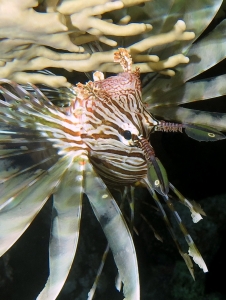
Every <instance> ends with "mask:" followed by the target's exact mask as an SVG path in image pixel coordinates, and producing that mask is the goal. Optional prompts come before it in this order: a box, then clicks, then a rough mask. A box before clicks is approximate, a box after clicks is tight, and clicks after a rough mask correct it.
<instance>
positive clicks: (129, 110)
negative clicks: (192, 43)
mask: <svg viewBox="0 0 226 300" xmlns="http://www.w3.org/2000/svg"><path fill="white" fill-rule="evenodd" d="M87 89H88V91H87ZM76 91H77V92H78V101H79V102H80V103H81V104H82V106H83V108H84V110H83V112H82V117H81V123H82V134H81V137H82V140H83V142H84V143H85V144H86V145H87V146H88V152H89V154H88V155H89V158H90V160H91V161H92V163H93V165H94V166H95V168H96V170H97V172H98V173H99V174H100V175H101V176H102V178H103V180H104V181H105V182H107V183H108V184H111V185H128V184H133V183H135V182H136V181H139V180H141V179H142V178H143V177H144V176H146V174H147V163H146V159H145V157H144V152H143V151H142V149H141V148H140V147H139V145H138V144H137V145H136V144H134V142H133V141H132V139H131V140H130V141H128V140H126V139H125V138H124V137H123V132H124V131H125V130H129V131H130V132H131V134H132V135H133V139H135V137H137V136H140V135H142V136H143V137H145V138H148V137H149V135H150V131H151V129H153V126H154V124H156V121H155V120H154V119H153V118H152V116H151V115H150V114H149V113H148V112H147V111H146V110H145V108H144V106H143V104H142V102H141V96H142V95H141V83H140V79H139V73H138V72H136V73H122V74H119V75H117V76H114V77H109V78H107V79H105V80H100V81H94V82H89V83H88V84H86V85H85V86H83V85H81V84H80V85H79V87H77V88H76ZM86 92H87V94H85V93H86ZM84 94H85V96H84Z"/></svg>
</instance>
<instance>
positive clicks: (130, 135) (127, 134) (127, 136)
mask: <svg viewBox="0 0 226 300" xmlns="http://www.w3.org/2000/svg"><path fill="white" fill-rule="evenodd" d="M123 137H124V138H125V139H126V140H131V138H132V133H131V132H130V131H129V130H125V131H124V132H123Z"/></svg>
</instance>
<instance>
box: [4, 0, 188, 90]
mask: <svg viewBox="0 0 226 300" xmlns="http://www.w3.org/2000/svg"><path fill="white" fill-rule="evenodd" d="M145 2H149V1H147V0H136V1H131V0H124V1H108V0H95V1H94V0H93V1H89V2H88V3H86V2H84V1H82V0H78V1H73V0H64V1H60V3H59V1H56V0H46V1H44V2H43V3H42V4H38V1H35V0H26V1H23V2H18V1H16V0H10V5H9V1H6V0H3V1H1V4H0V28H1V33H0V46H1V47H0V49H1V50H0V77H2V78H8V79H11V80H14V81H17V82H18V83H27V82H31V83H44V84H47V85H50V86H55V87H59V86H70V83H68V82H67V79H66V78H65V77H63V76H58V77H56V76H50V75H48V76H47V75H45V74H39V73H31V72H32V71H36V70H42V69H45V68H48V67H54V68H64V69H66V70H69V71H73V70H76V71H80V72H88V71H93V70H96V69H98V70H100V71H106V72H116V73H118V72H119V71H121V70H120V67H119V66H117V65H115V64H114V63H111V62H112V61H113V52H114V50H109V46H110V47H115V46H116V45H117V41H116V40H117V37H118V36H123V37H128V36H132V35H138V38H137V39H136V41H137V40H140V41H139V42H135V43H132V44H130V45H129V46H128V47H127V49H128V50H129V51H130V53H131V54H132V57H133V60H134V61H135V62H137V64H135V66H134V67H139V68H140V70H141V72H153V71H161V72H162V73H164V74H167V75H170V76H171V75H174V71H172V70H168V69H170V68H173V67H175V66H176V65H178V64H180V63H187V62H188V58H187V57H185V56H184V55H183V54H178V55H174V56H172V57H169V58H167V59H165V60H162V61H159V57H158V56H157V55H149V54H147V50H149V49H150V48H151V47H156V46H159V45H162V44H166V43H170V42H174V41H183V40H191V39H193V38H194V33H192V32H186V31H185V30H186V26H185V23H184V22H183V21H178V22H177V23H176V25H175V26H174V28H173V29H172V30H171V31H169V32H168V33H163V34H160V35H157V36H150V34H149V33H148V32H149V31H150V30H151V29H152V26H151V25H150V24H144V23H129V21H130V17H129V16H124V17H123V18H122V19H121V20H119V22H118V23H117V24H116V23H113V20H111V19H105V18H104V16H105V15H104V14H105V13H107V12H112V11H115V10H119V9H122V8H123V7H128V6H131V5H135V4H141V3H145ZM58 3H59V5H58ZM35 7H36V10H37V11H36V10H35V9H34V8H35ZM40 11H41V12H40ZM128 23H129V24H128ZM142 34H145V36H143V35H142ZM109 35H110V36H115V39H112V38H111V37H108V36H109ZM140 35H142V36H140ZM139 37H140V38H139ZM92 41H99V42H102V43H103V44H106V45H108V49H106V51H101V52H99V53H98V52H96V53H87V52H86V53H81V52H84V48H83V47H82V46H80V45H81V44H82V45H84V44H87V43H89V42H92ZM56 49H61V50H63V53H62V51H61V52H60V51H59V50H56ZM143 52H145V54H142V53H143Z"/></svg>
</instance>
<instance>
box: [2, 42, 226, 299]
mask: <svg viewBox="0 0 226 300" xmlns="http://www.w3.org/2000/svg"><path fill="white" fill-rule="evenodd" d="M115 61H116V62H119V63H120V64H121V66H122V68H123V71H124V72H123V73H121V74H119V75H117V76H113V77H109V78H107V79H103V74H102V73H100V72H97V73H96V74H95V76H94V79H95V80H94V82H91V81H90V82H88V83H87V84H85V85H83V84H77V85H76V87H74V89H73V91H72V93H71V94H72V99H71V101H70V106H69V107H67V108H66V109H65V110H64V109H62V108H60V107H57V106H56V105H54V104H53V103H54V102H51V101H50V100H49V99H48V98H47V97H46V96H45V95H44V94H43V93H42V92H41V91H40V90H39V89H38V88H37V87H35V86H32V89H33V92H28V91H27V89H26V88H23V87H21V86H20V85H18V84H16V83H13V82H11V81H9V80H1V81H0V82H1V87H0V90H1V93H2V96H3V97H4V100H0V122H1V131H0V170H1V172H0V184H1V189H0V193H1V198H0V254H1V255H3V254H4V253H5V252H6V251H7V250H8V249H9V248H10V247H11V246H12V245H13V244H14V243H15V242H16V241H17V239H19V237H20V236H21V235H22V234H23V232H24V231H25V230H26V229H27V227H28V226H29V225H30V224H31V223H32V221H33V220H34V218H35V217H36V215H37V214H38V213H39V211H40V210H41V209H42V207H43V206H44V204H45V203H46V201H47V200H48V199H49V197H50V196H51V195H53V208H54V211H55V213H54V215H52V216H51V218H52V225H51V238H50V241H49V277H48V280H47V282H46V285H45V287H44V288H43V290H42V291H41V293H40V294H39V296H38V298H37V299H38V300H46V299H48V300H52V299H56V297H57V296H58V294H59V293H60V291H61V289H62V287H63V285H64V283H65V281H66V279H67V276H68V273H69V271H70V268H71V265H72V262H73V259H74V256H75V253H76V248H77V244H78V237H79V229H80V220H81V211H82V196H83V193H85V194H86V195H87V196H88V199H89V201H90V203H91V206H92V208H93V211H94V213H95V215H96V218H97V219H98V221H99V222H100V224H101V226H102V228H103V231H104V233H105V235H106V238H107V240H108V244H109V247H110V249H111V251H112V253H113V257H114V260H115V263H116V265H117V268H118V272H119V276H120V281H121V282H122V283H123V285H124V287H123V292H124V295H125V299H128V300H139V299H140V296H139V294H140V292H139V274H138V265H137V258H136V252H135V248H134V244H133V240H132V235H131V232H130V229H129V227H128V226H127V223H126V221H125V219H124V216H123V214H122V212H121V211H120V209H119V207H118V205H117V203H116V201H115V199H114V198H113V196H112V195H111V193H110V191H109V189H108V184H109V185H110V184H111V183H112V184H114V185H116V186H117V185H125V186H128V185H129V186H132V184H134V183H136V182H139V183H141V184H142V185H144V186H146V187H147V189H148V190H149V192H150V194H151V196H152V198H153V199H154V201H155V203H156V205H157V207H158V209H159V211H160V212H161V213H162V216H163V219H164V221H165V223H166V225H167V227H168V228H169V231H170V233H171V235H172V237H173V240H174V241H175V243H176V246H177V248H178V250H179V252H180V254H181V256H182V257H183V258H184V260H185V262H186V264H187V266H188V268H189V270H190V272H191V274H192V276H194V272H193V266H192V262H191V259H190V257H189V255H190V256H192V257H193V259H194V261H195V262H196V263H197V264H198V265H199V266H200V267H201V268H202V269H203V271H204V272H206V271H207V267H206V265H205V263H204V261H203V259H202V257H201V255H200V253H199V251H198V249H197V248H196V246H195V244H194V242H193V240H192V238H191V236H190V235H189V234H188V232H187V230H186V228H185V226H184V225H183V223H182V221H181V219H180V217H179V215H178V213H177V212H176V211H175V209H174V206H173V203H172V201H171V200H170V197H169V196H170V195H169V193H170V192H173V194H174V197H175V196H176V197H177V198H178V200H179V201H180V202H181V203H183V204H184V205H185V206H187V207H188V208H189V209H190V211H191V214H192V218H193V221H194V222H197V221H199V220H200V219H201V218H202V217H201V214H204V212H203V211H202V210H201V209H200V208H197V206H195V205H193V204H192V203H191V202H190V201H189V200H187V199H186V198H185V197H184V196H183V195H181V193H180V192H179V191H178V190H177V189H176V188H175V187H174V186H173V185H172V184H171V183H170V182H169V181H168V178H167V174H166V171H165V169H164V167H163V165H162V164H161V162H160V160H159V159H158V158H157V157H156V156H155V153H154V150H153V148H152V146H151V145H150V143H149V141H148V140H147V137H148V136H149V134H150V130H151V129H154V130H165V131H175V128H177V127H178V128H182V127H183V129H184V130H185V131H186V133H187V134H188V135H189V136H191V137H193V138H196V139H198V140H218V139H223V138H225V137H224V136H223V135H222V134H221V133H220V132H218V131H216V130H214V129H211V128H208V127H205V126H199V127H197V126H195V125H193V124H183V126H182V127H180V126H174V125H170V124H169V123H164V122H162V121H157V120H155V118H154V117H153V116H151V114H150V113H149V112H148V111H146V109H145V107H144V105H143V103H142V101H141V95H142V93H141V83H140V79H139V70H136V71H135V72H132V71H131V70H132V60H131V57H130V55H129V53H128V51H127V50H126V49H123V48H120V49H119V50H118V51H116V53H115ZM67 92H68V93H70V90H68V91H67ZM75 94H76V97H75ZM119 128H120V130H119ZM181 130H182V129H181ZM181 130H179V131H181ZM28 156H29V159H27V157H28ZM135 185H136V184H135ZM159 197H160V198H159ZM161 198H162V199H163V200H164V201H165V203H166V204H167V206H168V208H169V210H170V211H171V212H172V213H173V215H174V216H175V218H176V220H177V222H178V225H179V228H180V229H181V231H182V233H183V234H184V236H185V240H186V242H187V244H188V246H189V255H188V254H186V253H184V252H183V251H182V249H181V247H180V245H179V243H178V241H177V238H176V235H175V233H174V231H173V228H172V226H171V223H170V221H169V219H168V217H167V215H166V213H165V211H164V208H163V205H162V204H161V201H160V200H161ZM131 209H132V212H133V208H131ZM130 227H131V228H132V226H130ZM98 278H99V273H98V276H97V279H98ZM96 283H97V280H96V281H95V284H94V287H93V288H92V289H91V291H90V294H89V299H90V300H91V299H92V296H93V294H94V291H95V286H96Z"/></svg>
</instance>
